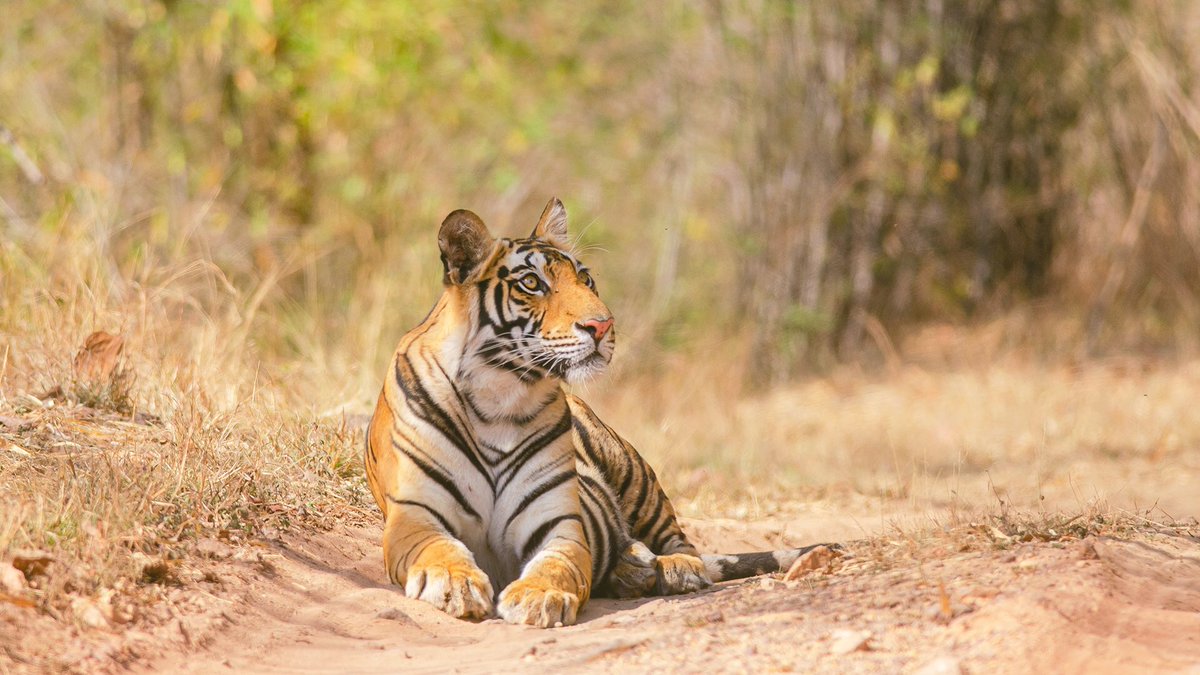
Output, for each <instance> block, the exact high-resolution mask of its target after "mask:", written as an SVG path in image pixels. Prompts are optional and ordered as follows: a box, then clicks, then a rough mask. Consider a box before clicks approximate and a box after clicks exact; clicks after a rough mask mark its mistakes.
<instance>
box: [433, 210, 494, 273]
mask: <svg viewBox="0 0 1200 675" xmlns="http://www.w3.org/2000/svg"><path fill="white" fill-rule="evenodd" d="M438 248H439V249H440V250H441V252H442V271H443V274H442V283H443V284H445V285H447V286H457V285H461V284H464V283H466V282H467V281H469V280H471V278H472V277H473V275H474V274H475V273H476V272H478V271H479V270H480V268H482V267H483V265H484V263H486V262H487V261H488V260H489V259H490V258H491V255H492V253H493V251H495V248H496V240H495V239H493V238H492V234H491V232H488V229H487V225H484V224H483V220H482V219H481V218H480V217H479V216H477V215H475V214H474V213H471V212H470V211H467V210H466V209H459V210H457V211H454V212H453V213H451V214H450V215H448V216H446V219H445V220H443V221H442V227H441V229H440V230H438Z"/></svg>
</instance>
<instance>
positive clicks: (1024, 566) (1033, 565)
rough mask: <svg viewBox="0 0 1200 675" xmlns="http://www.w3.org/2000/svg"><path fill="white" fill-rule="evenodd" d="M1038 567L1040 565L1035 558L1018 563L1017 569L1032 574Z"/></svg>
mask: <svg viewBox="0 0 1200 675" xmlns="http://www.w3.org/2000/svg"><path fill="white" fill-rule="evenodd" d="M1037 566H1038V563H1037V561H1036V560H1034V559H1033V558H1026V559H1025V560H1022V561H1021V562H1019V563H1017V568H1018V569H1020V570H1022V571H1025V572H1032V571H1033V570H1035V569H1037Z"/></svg>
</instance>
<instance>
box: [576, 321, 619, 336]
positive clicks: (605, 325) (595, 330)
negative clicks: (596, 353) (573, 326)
mask: <svg viewBox="0 0 1200 675" xmlns="http://www.w3.org/2000/svg"><path fill="white" fill-rule="evenodd" d="M579 326H580V327H581V328H583V329H584V330H586V331H587V332H589V333H591V334H592V339H593V340H595V341H596V342H599V341H601V340H603V339H604V336H605V335H606V334H607V333H608V331H609V330H611V329H612V326H613V320H612V317H608V318H606V319H588V320H587V321H584V322H582V323H580V324H579Z"/></svg>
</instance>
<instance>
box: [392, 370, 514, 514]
mask: <svg viewBox="0 0 1200 675" xmlns="http://www.w3.org/2000/svg"><path fill="white" fill-rule="evenodd" d="M401 360H403V361H404V365H405V366H406V371H407V373H405V372H401V370H400V362H401ZM438 368H439V369H440V368H441V366H440V365H439V366H438ZM395 371H396V384H398V385H399V386H400V389H401V391H403V392H404V398H405V402H406V403H407V404H408V407H409V409H411V410H412V411H413V413H414V414H415V415H416V416H417V417H419V418H420V419H421V420H422V421H424V422H426V423H427V424H429V425H430V426H432V427H433V428H435V429H437V430H438V432H439V433H441V434H442V436H444V437H445V438H446V440H448V441H450V444H451V445H453V446H454V447H455V448H457V449H458V451H459V452H461V453H462V454H463V455H465V456H466V457H467V459H468V460H469V461H470V462H471V465H472V466H474V467H475V469H476V470H477V471H479V474H480V475H481V476H483V477H484V480H486V481H487V483H488V486H489V487H491V488H492V489H493V490H495V487H496V484H495V481H493V480H492V476H491V474H489V473H488V471H487V470H486V469H484V468H483V463H482V462H481V461H480V460H479V457H478V454H477V453H476V452H475V451H474V449H473V448H472V447H471V444H469V443H468V442H467V439H466V436H465V435H464V434H463V433H462V431H461V430H460V429H459V428H458V427H457V426H456V425H455V424H454V421H453V420H451V419H450V417H449V416H448V415H447V414H446V411H444V410H442V409H441V408H440V407H438V406H437V404H435V403H434V402H433V399H432V398H431V397H430V396H429V392H427V391H426V390H425V387H423V386H422V385H421V382H420V379H419V378H418V377H417V374H416V369H415V368H414V367H413V364H412V360H411V359H410V358H409V357H408V354H403V355H401V358H397V359H396V366H395ZM406 374H407V375H408V377H405V375H406ZM443 375H445V372H444V371H443Z"/></svg>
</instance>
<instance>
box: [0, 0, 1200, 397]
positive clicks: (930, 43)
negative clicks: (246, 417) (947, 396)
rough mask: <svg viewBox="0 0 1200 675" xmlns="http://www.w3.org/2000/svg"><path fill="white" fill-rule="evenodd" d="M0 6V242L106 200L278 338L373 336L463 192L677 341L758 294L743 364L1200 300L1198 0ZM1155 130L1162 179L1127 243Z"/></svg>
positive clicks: (112, 246) (420, 302) (431, 265)
mask: <svg viewBox="0 0 1200 675" xmlns="http://www.w3.org/2000/svg"><path fill="white" fill-rule="evenodd" d="M5 11H6V17H5V22H4V23H3V25H0V100H3V101H5V103H6V105H5V106H4V107H3V108H0V125H2V126H3V127H4V128H6V129H10V130H12V132H13V141H12V142H6V143H3V144H0V199H3V204H2V205H0V222H3V223H5V227H7V228H9V231H10V232H11V234H12V236H11V238H13V239H14V240H16V241H18V242H20V243H19V245H20V246H21V247H22V250H23V251H25V252H26V255H27V256H29V257H33V256H34V254H37V255H41V252H43V251H52V250H53V249H54V246H53V242H54V239H55V237H57V236H61V235H62V233H64V232H67V231H68V230H72V229H76V230H77V229H79V228H83V229H89V230H90V231H91V236H92V237H93V239H94V241H95V246H96V247H97V249H98V250H99V251H100V252H102V254H103V255H104V256H106V257H107V258H106V259H107V260H108V261H109V267H110V269H109V270H108V272H109V273H112V274H115V275H116V276H118V277H120V278H121V279H123V280H125V281H126V282H128V284H129V286H128V287H126V290H125V291H123V292H129V288H132V287H136V286H137V284H138V283H141V282H146V281H149V280H151V277H152V276H154V275H155V274H168V275H170V274H180V273H183V272H181V270H185V269H188V266H189V265H194V264H201V265H212V266H214V267H215V269H217V270H219V271H220V277H221V278H222V279H223V280H224V283H225V284H227V285H225V286H221V287H217V286H220V285H219V284H218V285H217V286H214V287H213V288H212V289H211V293H210V294H209V295H208V296H206V297H202V298H193V300H194V302H195V303H196V304H197V306H199V307H201V308H202V309H203V310H204V311H218V310H216V309H215V308H216V307H217V306H218V305H219V301H220V300H221V299H222V298H225V297H227V296H229V295H236V296H237V297H238V298H240V299H241V300H240V301H241V302H243V304H242V305H240V306H239V307H238V309H237V311H239V312H244V313H245V317H246V320H247V321H248V322H250V323H252V324H253V326H250V327H248V328H247V330H248V331H250V332H252V333H253V334H254V335H255V336H256V338H257V343H258V344H259V345H261V346H262V347H263V348H264V349H267V350H269V349H279V350H282V351H296V352H305V351H308V352H311V351H313V350H318V351H320V350H329V351H330V352H332V351H336V350H339V349H340V350H344V351H347V352H348V353H355V354H366V355H368V356H370V357H375V356H376V355H377V354H381V353H384V352H386V350H387V349H388V347H390V344H391V343H392V342H393V341H394V339H395V338H396V336H398V335H399V334H400V333H401V332H402V331H403V330H404V329H405V328H407V327H408V326H409V325H411V323H412V322H414V321H415V320H417V319H419V318H420V316H422V315H423V314H424V312H425V311H426V310H427V308H428V306H429V304H430V303H431V302H432V299H433V297H434V295H435V294H436V293H437V284H438V279H439V276H440V274H439V269H438V262H437V258H436V251H435V246H434V237H433V233H434V231H435V227H436V224H437V222H439V220H440V218H441V217H442V216H443V215H444V214H445V213H447V212H449V211H450V210H452V209H454V208H458V207H469V208H473V209H475V210H477V211H479V212H480V213H481V214H482V215H483V216H484V217H485V219H487V220H488V222H489V223H491V224H492V225H493V227H495V229H497V230H498V231H501V232H503V233H505V234H515V233H518V232H522V231H524V230H526V229H527V228H528V227H529V225H530V224H531V222H532V219H533V217H534V216H535V215H536V213H537V210H538V209H539V208H540V205H541V204H543V203H544V202H545V200H546V199H547V198H548V197H549V196H551V195H552V194H557V195H559V196H561V197H563V198H564V199H566V200H567V203H568V205H569V207H570V208H571V211H572V214H573V221H574V223H575V228H576V229H575V231H576V233H577V234H579V233H582V235H581V241H582V244H583V245H584V246H585V247H586V246H591V245H598V246H601V247H603V249H604V250H605V251H607V252H608V253H607V254H605V253H604V251H596V252H594V253H593V254H590V255H592V258H591V259H590V262H591V263H592V264H594V265H595V266H597V267H598V268H599V271H600V279H601V282H602V287H603V288H604V289H605V292H606V294H608V295H609V297H610V298H612V299H613V301H614V304H615V305H616V306H619V307H625V308H628V312H630V313H631V314H632V316H631V317H630V318H629V319H627V320H629V321H632V322H637V321H646V322H650V323H659V324H666V323H670V324H671V325H660V326H651V327H650V328H651V329H652V330H653V331H654V332H655V333H656V334H658V335H660V336H661V337H662V338H663V341H664V344H665V345H667V346H669V348H671V349H683V348H686V347H687V345H688V343H689V341H690V340H692V339H693V338H695V337H705V336H706V334H708V333H713V332H729V331H730V330H731V329H732V328H733V327H735V326H745V325H750V326H753V327H754V335H753V340H754V344H753V345H752V347H753V349H752V350H751V352H752V353H753V354H755V355H756V356H755V358H757V359H759V363H758V364H757V365H756V367H755V368H754V369H753V370H754V372H757V373H758V374H759V375H760V376H765V375H766V374H768V373H769V374H773V375H774V376H781V377H786V376H789V375H790V374H792V372H794V371H795V370H797V369H802V368H808V367H811V366H812V365H814V364H816V365H820V364H824V363H828V362H830V361H831V360H833V359H837V358H859V357H861V356H862V355H863V353H864V347H863V345H864V342H863V339H862V338H863V334H864V323H863V322H864V321H867V320H868V319H871V320H874V319H877V320H878V322H879V325H881V326H883V327H885V328H886V329H887V330H888V331H890V332H902V331H903V330H904V328H905V327H906V326H908V325H910V324H912V323H914V322H920V321H926V320H942V319H952V320H958V319H962V318H970V317H973V316H978V315H979V312H981V311H983V309H984V308H990V310H991V311H995V310H997V309H999V310H1003V309H1004V308H1006V307H1012V306H1014V305H1015V304H1016V303H1021V302H1026V301H1029V300H1032V299H1039V298H1050V299H1053V300H1055V301H1059V302H1065V303H1075V304H1084V305H1088V306H1091V307H1093V309H1094V310H1095V311H1094V312H1093V314H1095V315H1096V316H1099V317H1100V318H1101V319H1104V317H1107V316H1110V315H1111V316H1117V315H1119V312H1118V311H1117V308H1119V307H1125V308H1130V309H1132V310H1134V311H1136V310H1137V308H1138V307H1146V306H1153V307H1154V313H1155V316H1156V317H1160V318H1161V321H1165V322H1166V324H1167V325H1171V323H1172V322H1173V321H1175V320H1176V318H1177V317H1185V318H1186V317H1187V316H1191V315H1194V314H1196V312H1197V308H1198V307H1200V298H1198V297H1197V293H1196V292H1195V291H1194V289H1195V288H1200V278H1198V277H1197V274H1196V273H1194V272H1192V271H1190V270H1193V269H1198V268H1200V266H1197V265H1195V262H1196V260H1195V258H1196V253H1195V250H1194V249H1195V247H1194V246H1192V247H1191V248H1189V247H1179V246H1173V245H1172V243H1171V242H1172V241H1173V240H1175V241H1177V240H1179V238H1180V237H1184V238H1185V239H1186V240H1187V241H1189V242H1191V241H1193V240H1194V239H1195V238H1194V237H1190V236H1188V235H1186V229H1187V227H1189V225H1188V223H1190V222H1194V214H1195V213H1196V212H1197V208H1200V207H1197V203H1198V200H1200V196H1198V194H1197V193H1198V191H1197V190H1196V189H1195V187H1194V185H1196V184H1200V168H1198V166H1197V165H1198V163H1197V162H1196V161H1195V160H1194V157H1195V156H1196V153H1195V150H1196V141H1197V139H1196V132H1197V129H1196V128H1195V121H1194V120H1196V119H1200V116H1198V115H1197V113H1196V111H1197V109H1198V107H1200V106H1198V105H1197V102H1196V96H1195V94H1194V93H1193V75H1192V73H1193V72H1194V70H1195V68H1196V66H1197V64H1196V62H1195V58H1194V55H1192V54H1191V52H1190V51H1189V50H1188V49H1186V47H1187V45H1189V44H1191V43H1192V42H1194V39H1195V38H1196V37H1197V36H1196V35H1195V34H1194V26H1195V25H1196V24H1195V22H1194V18H1195V14H1196V11H1195V9H1194V8H1193V7H1192V6H1191V5H1190V4H1188V3H1178V2H1170V1H1168V0H1160V1H1156V2H1152V3H1149V4H1135V3H1078V2H1073V1H1070V0H1054V1H1052V2H1043V3H995V2H982V1H974V0H972V1H968V2H961V3H940V4H939V3H935V4H933V5H929V4H926V3H893V2H886V1H884V0H852V1H851V2H845V3H840V4H827V3H825V4H822V3H786V2H785V3H779V2H768V1H766V0H747V1H738V2H727V1H724V0H719V1H716V2H711V3H706V4H703V5H697V4H694V3H684V2H674V1H672V2H667V3H635V2H629V1H627V0H620V1H618V2H601V1H600V0H581V1H580V2H575V3H558V4H544V3H538V4H534V3H526V2H520V1H518V0H500V1H498V2H490V3H470V2H461V1H457V0H452V1H450V2H439V3H430V2H415V1H412V0H402V1H398V2H368V1H367V0H347V1H345V2H304V3H295V2H283V1H281V0H280V1H271V0H218V1H215V2H203V3H201V2H178V1H176V0H120V1H114V2H101V3H83V4H80V3H77V2H73V1H67V0H17V1H16V2H12V3H9V4H8V5H7V6H6V10H5ZM1188 17H1191V18H1192V19H1193V21H1192V22H1191V23H1189V22H1188V21H1187V19H1188ZM1188 26H1192V27H1193V28H1188ZM1189 31H1191V32H1190V33H1189ZM1131 54H1132V56H1131ZM1158 127H1162V129H1163V131H1162V134H1161V136H1162V137H1163V138H1165V139H1166V140H1165V141H1164V142H1165V143H1166V144H1167V146H1168V147H1169V149H1170V151H1169V152H1166V154H1165V157H1166V159H1163V160H1162V162H1165V163H1166V164H1167V166H1166V168H1163V169H1162V170H1161V171H1159V170H1157V169H1156V172H1155V173H1154V176H1155V180H1154V181H1149V182H1148V183H1147V184H1149V185H1150V189H1152V190H1153V194H1152V195H1151V201H1152V202H1153V208H1148V209H1145V210H1144V216H1143V217H1142V222H1140V223H1139V222H1137V220H1136V219H1135V220H1134V221H1133V222H1134V225H1136V226H1137V227H1136V228H1135V229H1136V233H1134V234H1133V235H1129V236H1126V235H1121V237H1123V239H1122V241H1127V242H1131V243H1129V244H1128V245H1127V246H1126V245H1122V246H1124V248H1121V249H1120V252H1119V253H1114V252H1113V251H1112V250H1111V246H1109V245H1108V242H1112V241H1114V240H1116V239H1117V238H1118V234H1119V232H1118V231H1119V230H1121V228H1122V227H1123V226H1124V224H1125V223H1126V222H1127V221H1129V218H1127V216H1128V215H1129V214H1130V213H1131V209H1132V204H1133V203H1134V202H1135V195H1136V193H1137V192H1138V191H1139V189H1141V190H1143V191H1144V190H1145V189H1146V188H1139V185H1141V182H1140V181H1141V175H1140V173H1141V172H1140V167H1142V165H1143V163H1145V162H1146V158H1147V155H1148V153H1149V152H1150V149H1151V148H1152V147H1154V143H1156V142H1157V141H1155V140H1154V139H1155V138H1157V137H1158V134H1159V132H1158V131H1157V129H1158ZM18 149H19V150H18ZM18 152H24V153H26V154H28V156H29V157H30V158H31V159H32V162H33V163H34V164H35V165H36V166H37V167H40V170H41V171H42V172H43V173H44V174H45V175H46V180H44V181H33V180H31V179H30V177H29V175H27V173H28V172H27V171H26V170H24V169H23V168H22V166H21V163H20V161H19V159H18V154H17V153H18ZM698 223H699V224H702V225H703V226H698V225H697V224H698ZM679 232H682V234H678V233H679ZM1126 249H1128V250H1126ZM1159 259H1164V260H1169V261H1170V262H1171V265H1170V267H1171V268H1172V269H1173V270H1178V271H1177V272H1173V273H1171V274H1168V275H1166V277H1167V278H1166V279H1165V281H1164V282H1163V283H1159V284H1157V285H1155V284H1152V283H1151V280H1152V279H1153V278H1154V276H1155V272H1154V271H1153V270H1154V269H1155V265H1154V264H1152V263H1153V262H1154V261H1156V260H1159ZM163 270H169V271H166V272H164V271H163ZM1109 279H1113V280H1114V281H1111V282H1110V281H1108V280H1109ZM1101 287H1113V288H1114V289H1115V290H1107V291H1104V292H1102V293H1101V292H1099V291H1098V290H1097V289H1099V288H1101ZM114 288H117V289H118V291H120V288H121V286H120V285H119V284H118V285H116V286H115V287H114ZM647 289H653V293H654V294H655V297H652V298H651V297H646V292H647ZM667 304H671V305H687V306H689V307H690V308H691V309H689V310H687V311H681V310H678V309H674V310H672V311H664V306H665V305H667ZM1161 321H1159V323H1161ZM1113 324H1115V322H1113V321H1110V322H1108V323H1105V321H1103V320H1101V321H1099V322H1096V325H1097V326H1099V328H1097V329H1096V331H1097V333H1098V334H1099V335H1101V336H1103V335H1105V334H1107V333H1105V331H1106V330H1110V329H1111V327H1112V325H1113ZM1129 325H1134V324H1133V323H1131V324H1129ZM1156 325H1158V324H1156ZM364 326H370V328H369V329H368V328H364ZM1132 330H1133V332H1134V333H1135V334H1140V332H1139V331H1140V329H1136V328H1135V329H1132ZM1155 332H1156V334H1159V333H1163V332H1166V333H1170V332H1171V329H1169V328H1167V329H1160V328H1156V329H1155ZM867 351H868V352H869V349H868V350H867ZM331 358H332V357H331ZM345 358H347V359H348V358H350V357H349V356H347V357H345ZM783 362H786V364H787V365H786V367H781V363H783Z"/></svg>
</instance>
